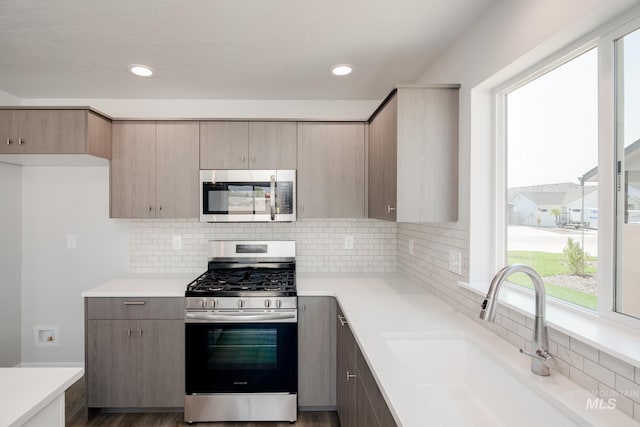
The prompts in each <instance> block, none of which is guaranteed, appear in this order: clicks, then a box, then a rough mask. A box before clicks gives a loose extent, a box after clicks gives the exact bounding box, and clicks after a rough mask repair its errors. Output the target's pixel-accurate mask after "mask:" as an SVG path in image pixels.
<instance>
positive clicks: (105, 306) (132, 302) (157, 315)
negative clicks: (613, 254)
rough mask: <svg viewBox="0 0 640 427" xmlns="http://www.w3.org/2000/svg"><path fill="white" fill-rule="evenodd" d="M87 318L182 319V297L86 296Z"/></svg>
mask: <svg viewBox="0 0 640 427" xmlns="http://www.w3.org/2000/svg"><path fill="white" fill-rule="evenodd" d="M86 304H87V306H86V307H87V319H184V298H179V297H178V298H161V297H151V298H149V297H145V298H135V297H131V298H87V303H86Z"/></svg>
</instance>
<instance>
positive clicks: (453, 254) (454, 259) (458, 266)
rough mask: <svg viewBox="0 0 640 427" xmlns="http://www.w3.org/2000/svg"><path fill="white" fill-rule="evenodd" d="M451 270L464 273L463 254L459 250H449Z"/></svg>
mask: <svg viewBox="0 0 640 427" xmlns="http://www.w3.org/2000/svg"><path fill="white" fill-rule="evenodd" d="M449 271H450V272H452V273H456V274H462V254H461V253H460V252H459V251H454V250H449Z"/></svg>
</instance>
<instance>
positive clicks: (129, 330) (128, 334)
mask: <svg viewBox="0 0 640 427" xmlns="http://www.w3.org/2000/svg"><path fill="white" fill-rule="evenodd" d="M127 336H128V337H130V336H131V329H127Z"/></svg>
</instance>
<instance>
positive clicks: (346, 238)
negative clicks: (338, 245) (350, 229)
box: [344, 235, 353, 250]
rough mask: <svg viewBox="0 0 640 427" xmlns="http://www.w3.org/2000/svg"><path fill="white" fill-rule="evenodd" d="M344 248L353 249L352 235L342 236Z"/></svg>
mask: <svg viewBox="0 0 640 427" xmlns="http://www.w3.org/2000/svg"><path fill="white" fill-rule="evenodd" d="M344 248H345V249H347V250H351V249H353V236H347V235H345V236H344Z"/></svg>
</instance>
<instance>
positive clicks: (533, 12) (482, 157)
mask: <svg viewBox="0 0 640 427" xmlns="http://www.w3.org/2000/svg"><path fill="white" fill-rule="evenodd" d="M636 5H638V2H637V1H634V0H562V1H557V0H529V1H510V0H502V1H498V2H496V4H495V5H494V6H492V7H491V8H490V9H488V10H487V12H485V14H484V15H483V16H481V17H480V19H479V20H478V21H476V23H475V24H474V25H472V26H471V27H469V29H468V31H467V32H466V33H465V34H463V35H462V36H461V37H460V38H459V39H458V40H457V41H456V42H455V43H454V44H453V45H452V46H451V47H450V48H449V49H448V50H447V51H446V52H445V54H444V55H442V56H441V57H440V58H439V59H438V60H437V61H436V62H435V63H434V64H433V65H432V66H431V67H430V68H429V69H428V70H426V71H425V73H424V74H423V75H422V77H421V78H420V79H419V83H422V84H430V83H460V84H461V90H460V131H459V135H460V140H459V150H460V159H459V162H460V163H459V171H460V176H459V185H460V187H459V193H458V194H459V196H458V197H459V203H458V206H459V216H458V217H459V218H460V220H461V221H462V222H463V223H464V222H468V225H469V240H470V241H469V245H470V259H469V275H470V280H471V281H488V280H489V279H490V277H491V275H492V274H493V273H494V272H495V269H496V268H497V265H488V263H487V262H486V257H482V256H480V257H478V256H473V254H474V253H480V254H486V253H493V252H495V247H494V245H495V243H494V241H495V237H496V233H497V230H496V229H495V217H494V214H493V211H494V210H493V206H494V205H495V197H496V196H495V195H496V194H497V192H498V189H497V187H498V184H496V182H495V180H494V179H493V178H494V177H493V174H494V171H495V154H494V146H495V138H494V136H493V129H494V120H495V117H494V116H493V107H492V96H491V93H492V91H493V90H494V88H495V87H496V86H498V85H500V84H502V83H503V82H504V81H506V80H507V79H509V78H513V77H515V76H516V75H517V74H519V73H521V72H523V71H525V70H526V69H528V68H529V67H531V66H533V65H534V64H535V63H537V62H539V61H541V60H542V59H544V58H546V57H549V56H551V55H553V54H554V53H555V52H556V51H557V50H559V49H560V48H562V47H565V46H567V45H570V44H571V43H572V42H574V41H576V40H578V39H580V38H581V37H584V36H586V35H587V34H588V33H589V32H590V31H593V30H594V29H595V28H596V27H598V26H600V25H603V24H604V23H606V22H608V21H610V20H611V19H613V18H614V17H615V16H617V15H619V14H622V13H623V12H624V11H626V10H629V9H630V8H632V7H633V6H636ZM472 158H473V159H474V162H473V163H472V162H471V159H472ZM472 209H473V215H471V213H470V212H471V210H472Z"/></svg>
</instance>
